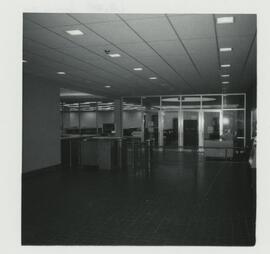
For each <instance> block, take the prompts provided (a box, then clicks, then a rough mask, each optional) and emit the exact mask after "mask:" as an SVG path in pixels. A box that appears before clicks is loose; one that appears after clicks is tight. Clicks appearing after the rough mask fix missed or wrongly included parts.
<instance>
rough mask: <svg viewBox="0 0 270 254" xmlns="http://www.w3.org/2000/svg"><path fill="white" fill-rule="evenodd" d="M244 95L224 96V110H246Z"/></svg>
mask: <svg viewBox="0 0 270 254" xmlns="http://www.w3.org/2000/svg"><path fill="white" fill-rule="evenodd" d="M244 103H245V97H244V95H223V108H227V109H229V108H230V109H234V108H244Z"/></svg>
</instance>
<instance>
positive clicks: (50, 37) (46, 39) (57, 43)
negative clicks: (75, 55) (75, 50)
mask: <svg viewBox="0 0 270 254" xmlns="http://www.w3.org/2000/svg"><path fill="white" fill-rule="evenodd" d="M24 37H26V38H29V39H32V40H34V41H37V42H39V43H41V44H43V45H44V46H48V47H52V48H62V47H74V44H73V43H72V42H70V41H68V40H66V39H64V38H62V37H60V36H58V35H57V34H55V33H53V32H50V31H48V30H46V29H38V30H31V31H24Z"/></svg>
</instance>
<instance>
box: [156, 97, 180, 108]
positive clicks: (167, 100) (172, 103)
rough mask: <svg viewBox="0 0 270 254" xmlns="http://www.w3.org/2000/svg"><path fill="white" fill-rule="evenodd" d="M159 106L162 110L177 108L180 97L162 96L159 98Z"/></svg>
mask: <svg viewBox="0 0 270 254" xmlns="http://www.w3.org/2000/svg"><path fill="white" fill-rule="evenodd" d="M161 106H162V109H163V110H179V108H180V97H179V96H174V97H172V96H164V97H162V98H161Z"/></svg>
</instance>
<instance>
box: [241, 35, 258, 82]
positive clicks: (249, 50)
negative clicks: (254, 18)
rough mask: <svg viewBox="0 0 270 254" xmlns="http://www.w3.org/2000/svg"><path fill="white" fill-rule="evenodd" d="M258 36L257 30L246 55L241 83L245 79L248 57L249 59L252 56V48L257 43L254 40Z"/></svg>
mask: <svg viewBox="0 0 270 254" xmlns="http://www.w3.org/2000/svg"><path fill="white" fill-rule="evenodd" d="M256 37H257V32H255V34H254V36H253V38H252V41H251V44H250V46H249V49H248V53H247V56H246V58H245V61H244V64H243V68H242V71H241V77H242V79H241V81H240V82H241V83H242V82H243V80H244V73H245V70H246V67H247V63H248V59H249V57H250V54H251V51H252V48H253V46H254V45H255V43H254V42H255V41H256Z"/></svg>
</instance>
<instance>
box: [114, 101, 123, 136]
mask: <svg viewBox="0 0 270 254" xmlns="http://www.w3.org/2000/svg"><path fill="white" fill-rule="evenodd" d="M114 126H115V136H117V137H122V136H123V112H122V100H121V99H115V100H114Z"/></svg>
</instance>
